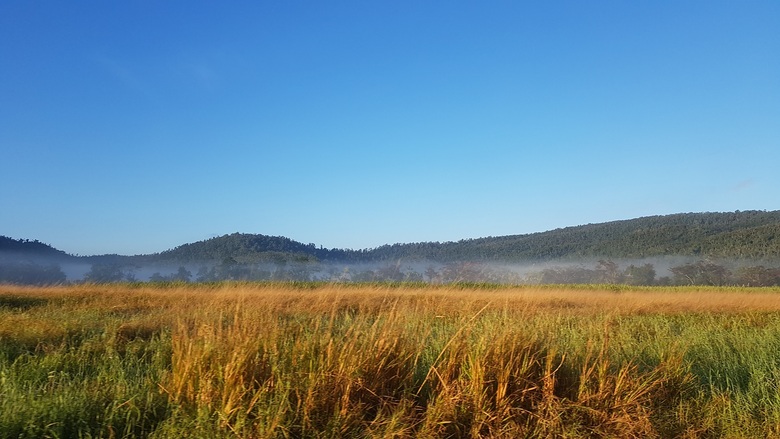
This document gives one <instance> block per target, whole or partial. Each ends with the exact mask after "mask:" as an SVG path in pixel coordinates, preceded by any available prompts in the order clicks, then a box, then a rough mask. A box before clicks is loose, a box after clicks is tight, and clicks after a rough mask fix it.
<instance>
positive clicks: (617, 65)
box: [0, 0, 780, 254]
mask: <svg viewBox="0 0 780 439" xmlns="http://www.w3.org/2000/svg"><path fill="white" fill-rule="evenodd" d="M0 160H2V162H1V163H2V164H1V165H0V235H5V236H10V237H13V238H28V239H39V240H41V241H43V242H46V243H48V244H51V245H54V246H55V247H57V248H60V249H62V250H65V251H67V252H69V253H76V254H103V253H119V254H141V253H152V252H158V251H163V250H166V249H169V248H172V247H175V246H177V245H180V244H183V243H187V242H193V241H198V240H202V239H207V238H209V237H213V236H216V235H222V234H226V233H233V232H242V233H262V234H267V235H283V236H287V237H290V238H292V239H295V240H298V241H302V242H304V243H310V242H312V243H315V244H317V245H323V246H325V247H328V248H333V247H337V248H355V249H359V248H371V247H376V246H379V245H382V244H387V243H397V242H418V241H449V240H459V239H464V238H476V237H483V236H500V235H510V234H522V233H531V232H537V231H544V230H549V229H554V228H558V227H565V226H572V225H579V224H586V223H596V222H603V221H611V220H617V219H629V218H636V217H640V216H646V215H656V214H668V213H677V212H700V211H734V210H750V209H760V210H776V209H780V169H778V168H779V166H778V165H780V1H776V0H767V1H751V0H747V1H731V0H730V1H710V0H708V1H643V0H638V1H622V0H621V1H579V0H578V1H570V2H560V1H532V2H531V1H529V2H525V1H490V2H477V1H418V0H415V1H362V0H361V1H339V0H336V1H306V2H303V1H286V0H285V1H279V0H274V1H249V2H200V1H151V0H146V1H141V0H139V1H112V2H106V1H78V0H76V1H63V2H46V1H29V0H4V1H2V2H0Z"/></svg>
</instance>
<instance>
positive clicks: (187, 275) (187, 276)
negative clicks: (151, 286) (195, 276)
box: [171, 266, 192, 282]
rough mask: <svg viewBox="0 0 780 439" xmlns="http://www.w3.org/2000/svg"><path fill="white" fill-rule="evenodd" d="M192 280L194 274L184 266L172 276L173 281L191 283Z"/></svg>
mask: <svg viewBox="0 0 780 439" xmlns="http://www.w3.org/2000/svg"><path fill="white" fill-rule="evenodd" d="M191 279H192V273H191V272H190V271H189V270H187V269H186V268H185V267H184V266H180V267H179V270H178V271H177V272H176V273H174V274H172V275H171V280H172V281H178V282H189V281H190V280H191Z"/></svg>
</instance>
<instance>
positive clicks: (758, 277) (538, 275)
mask: <svg viewBox="0 0 780 439" xmlns="http://www.w3.org/2000/svg"><path fill="white" fill-rule="evenodd" d="M138 268H139V267H137V266H123V265H122V264H121V263H117V262H112V263H101V262H98V263H94V264H92V265H91V267H90V269H89V271H88V272H86V274H84V276H83V278H80V279H70V280H69V279H67V277H66V275H65V273H64V272H63V271H62V269H61V268H60V267H59V266H58V265H57V264H44V265H37V264H34V263H31V262H20V263H15V264H8V263H5V264H0V283H10V284H25V285H50V284H64V283H78V282H89V283H111V282H219V281H322V282H427V283H433V284H451V283H497V284H621V285H647V286H652V285H703V286H726V285H735V286H751V287H762V286H780V266H772V265H762V264H758V265H756V264H754V265H738V266H730V265H727V264H725V263H718V262H716V261H713V260H710V259H699V260H692V261H689V262H685V263H681V264H677V265H674V266H671V267H669V268H668V269H664V270H663V274H662V275H659V273H658V270H657V269H656V267H655V266H654V264H652V263H637V264H633V263H632V264H628V265H625V264H623V265H621V264H619V263H618V262H615V261H613V260H610V259H601V260H599V261H598V262H596V263H591V264H590V265H588V264H585V263H580V264H551V265H547V266H544V267H543V268H542V267H535V266H519V265H517V266H513V265H496V264H491V263H481V262H450V263H428V264H420V263H404V262H402V260H398V261H395V262H389V263H381V264H372V265H367V264H354V265H349V264H328V263H311V262H287V261H278V262H276V263H272V264H256V263H241V262H238V261H236V260H235V259H233V258H231V257H227V258H225V259H223V260H222V261H221V262H220V263H218V264H213V265H201V266H200V267H198V268H197V269H194V268H192V267H190V268H188V267H186V266H184V265H180V266H178V267H177V268H173V269H170V268H169V269H168V270H167V271H166V272H161V271H156V272H154V273H152V274H151V275H148V276H144V277H140V276H139V275H138Z"/></svg>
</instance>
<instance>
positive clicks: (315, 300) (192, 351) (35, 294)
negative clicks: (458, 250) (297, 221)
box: [0, 283, 780, 438]
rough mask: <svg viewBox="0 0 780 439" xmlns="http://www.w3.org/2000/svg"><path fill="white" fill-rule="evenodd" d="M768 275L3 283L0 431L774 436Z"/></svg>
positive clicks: (772, 303)
mask: <svg viewBox="0 0 780 439" xmlns="http://www.w3.org/2000/svg"><path fill="white" fill-rule="evenodd" d="M779 385H780V289H777V288H774V289H761V288H713V287H706V288H705V287H700V288H693V287H691V288H672V287H669V288H663V287H652V288H640V287H616V286H582V287H569V286H567V287H555V286H527V287H526V286H523V287H508V286H489V285H488V286H486V285H473V286H469V285H450V286H444V285H439V286H424V285H382V284H272V283H268V284H262V283H221V284H157V285H154V284H125V285H121V284H119V285H75V286H57V287H18V286H9V285H5V286H3V285H0V438H47V437H48V438H78V437H84V438H97V437H105V438H115V437H117V438H118V437H149V438H235V437H237V438H342V437H347V438H349V437H352V438H390V437H394V438H412V437H419V438H459V437H464V438H465V437H496V438H517V437H532V438H537V437H538V438H548V437H570V438H575V437H576V438H579V437H636V438H640V437H641V438H648V437H659V438H674V437H679V438H698V437H701V438H720V437H723V438H731V437H756V438H758V437H761V438H764V437H780V391H779V389H778V386H779Z"/></svg>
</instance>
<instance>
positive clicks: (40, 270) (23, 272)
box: [0, 262, 67, 285]
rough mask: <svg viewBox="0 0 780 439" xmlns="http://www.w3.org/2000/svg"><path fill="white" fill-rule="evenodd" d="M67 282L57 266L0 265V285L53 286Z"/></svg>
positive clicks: (30, 264) (24, 263) (32, 264)
mask: <svg viewBox="0 0 780 439" xmlns="http://www.w3.org/2000/svg"><path fill="white" fill-rule="evenodd" d="M66 280H67V278H66V276H65V273H63V272H62V268H60V266H59V265H57V264H49V265H38V264H34V263H32V262H12V263H0V283H11V284H19V285H53V284H61V283H64V282H65V281H66Z"/></svg>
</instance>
